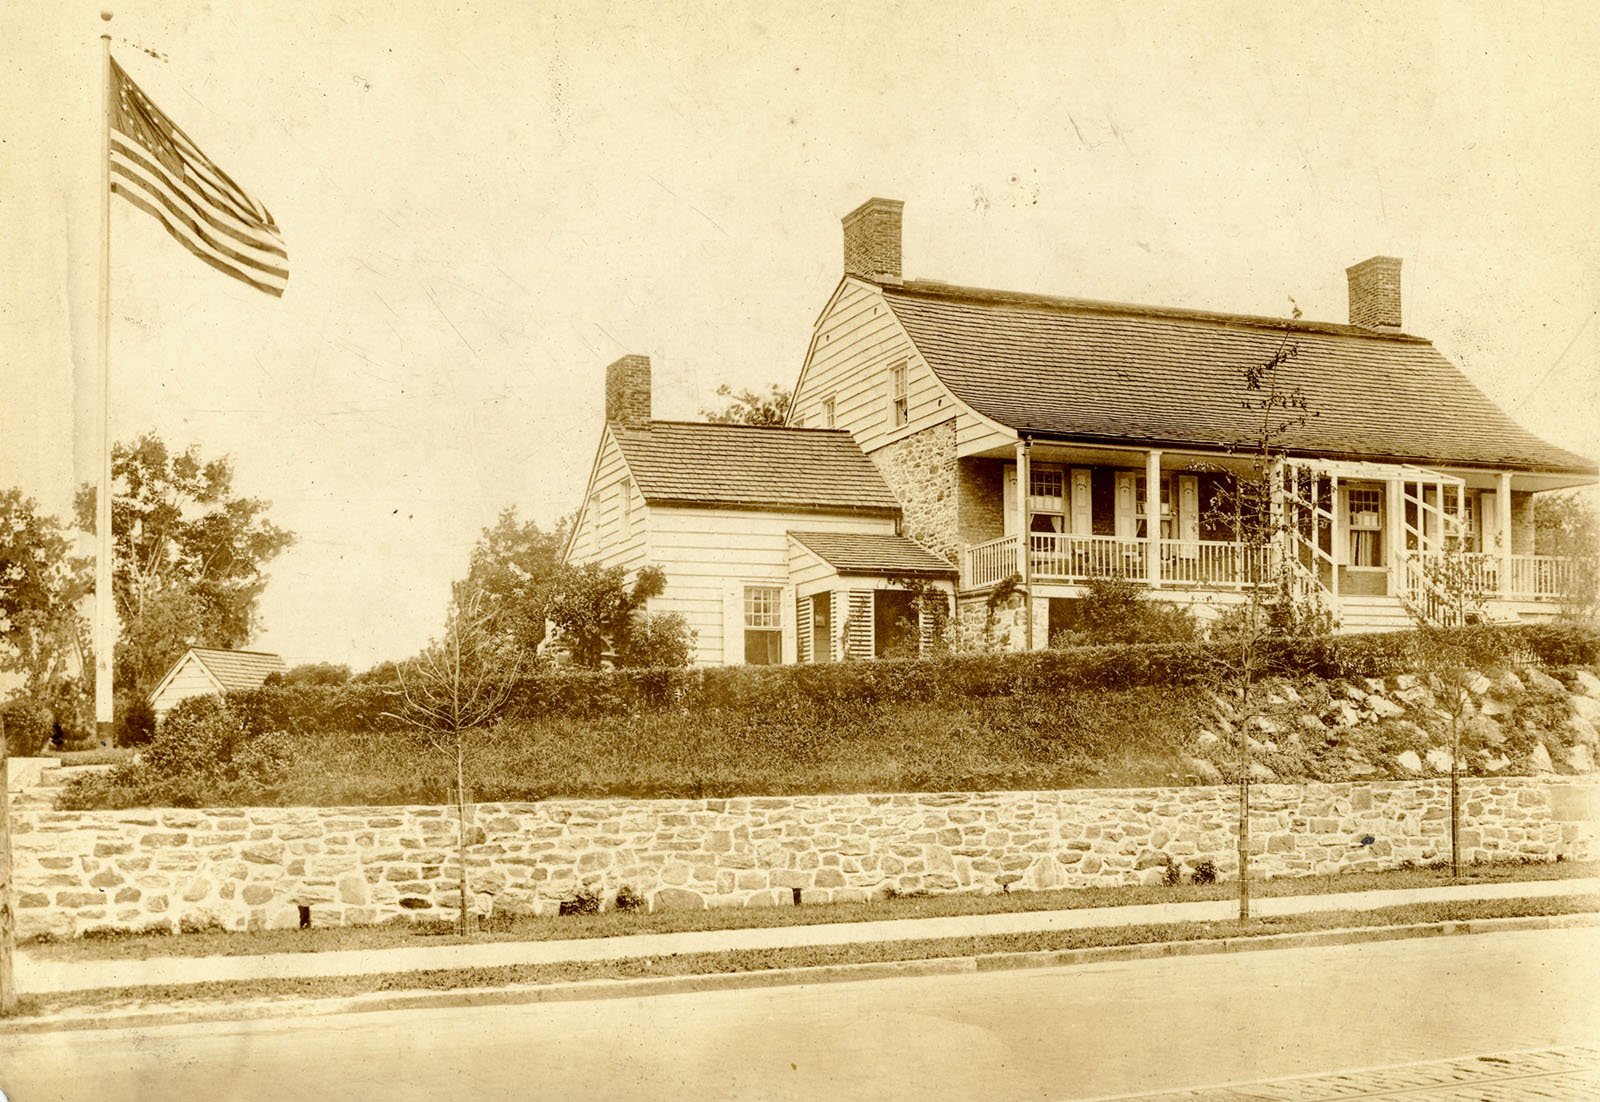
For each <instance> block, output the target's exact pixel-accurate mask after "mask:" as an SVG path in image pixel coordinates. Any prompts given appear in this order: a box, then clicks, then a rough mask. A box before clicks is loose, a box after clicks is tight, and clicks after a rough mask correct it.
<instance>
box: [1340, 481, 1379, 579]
mask: <svg viewBox="0 0 1600 1102" xmlns="http://www.w3.org/2000/svg"><path fill="white" fill-rule="evenodd" d="M1382 507H1383V491H1381V490H1358V489H1350V490H1346V491H1345V509H1346V520H1347V525H1348V527H1349V529H1350V559H1349V564H1350V565H1351V566H1382V565H1383V521H1382V517H1381V516H1380V510H1381V509H1382Z"/></svg>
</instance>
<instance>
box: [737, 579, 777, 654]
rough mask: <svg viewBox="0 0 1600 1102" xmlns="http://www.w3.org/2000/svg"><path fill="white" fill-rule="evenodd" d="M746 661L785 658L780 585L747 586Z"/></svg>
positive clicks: (745, 590) (745, 610)
mask: <svg viewBox="0 0 1600 1102" xmlns="http://www.w3.org/2000/svg"><path fill="white" fill-rule="evenodd" d="M744 660H745V661H746V662H747V663H749V664H750V665H752V666H776V665H777V664H778V663H780V662H782V661H783V590H782V589H779V588H778V587H777V586H766V585H747V586H745V587H744Z"/></svg>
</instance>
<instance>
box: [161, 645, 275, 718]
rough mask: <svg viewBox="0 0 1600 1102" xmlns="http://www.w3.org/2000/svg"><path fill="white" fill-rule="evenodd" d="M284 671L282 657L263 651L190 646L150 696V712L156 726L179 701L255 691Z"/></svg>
mask: <svg viewBox="0 0 1600 1102" xmlns="http://www.w3.org/2000/svg"><path fill="white" fill-rule="evenodd" d="M287 669H288V666H286V665H284V661H283V658H282V656H280V655H276V654H268V653H267V652H266V651H257V650H215V649H212V648H210V647H190V648H189V649H188V650H187V651H185V652H184V654H183V657H182V658H180V659H178V660H177V661H176V662H174V663H173V665H172V668H171V669H170V670H168V671H167V676H165V677H163V678H162V679H161V683H160V684H159V685H157V686H156V687H155V691H153V692H152V693H151V694H150V710H151V711H153V712H154V713H155V714H156V721H157V722H158V723H159V722H160V721H161V720H162V719H164V718H166V714H167V713H168V712H170V711H171V710H172V708H173V706H174V705H176V704H177V703H178V701H180V700H185V699H187V698H189V697H191V696H205V695H208V694H210V693H219V694H220V693H229V692H235V691H242V690H246V689H259V688H260V687H261V683H262V682H264V681H265V680H266V679H267V675H268V674H274V673H283V672H284V671H286V670H287Z"/></svg>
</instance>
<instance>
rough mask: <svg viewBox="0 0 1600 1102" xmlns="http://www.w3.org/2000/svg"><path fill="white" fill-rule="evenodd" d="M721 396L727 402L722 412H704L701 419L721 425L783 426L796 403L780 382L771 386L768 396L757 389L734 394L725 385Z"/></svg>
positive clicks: (702, 411) (720, 391)
mask: <svg viewBox="0 0 1600 1102" xmlns="http://www.w3.org/2000/svg"><path fill="white" fill-rule="evenodd" d="M717 397H718V398H721V399H723V400H724V404H723V406H722V408H721V409H714V410H713V409H701V411H700V416H702V417H704V418H705V419H706V420H707V421H710V422H712V423H713V424H717V425H781V424H783V423H784V422H785V421H787V420H788V418H789V405H790V403H791V402H792V401H793V400H794V394H793V393H792V392H790V391H788V390H785V389H784V388H783V387H781V386H779V385H778V384H777V383H768V384H767V392H766V393H765V394H759V393H757V392H756V391H753V390H741V391H739V392H738V393H734V390H733V388H732V387H730V386H729V385H728V384H727V383H723V384H722V385H721V386H719V387H717Z"/></svg>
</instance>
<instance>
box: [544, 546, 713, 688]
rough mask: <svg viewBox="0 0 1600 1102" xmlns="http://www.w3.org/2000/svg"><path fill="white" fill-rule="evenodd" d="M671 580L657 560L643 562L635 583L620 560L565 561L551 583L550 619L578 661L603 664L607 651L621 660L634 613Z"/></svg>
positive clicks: (589, 665)
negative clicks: (607, 562) (609, 562)
mask: <svg viewBox="0 0 1600 1102" xmlns="http://www.w3.org/2000/svg"><path fill="white" fill-rule="evenodd" d="M666 583H667V579H666V575H665V574H663V573H662V572H661V570H660V568H659V567H654V566H645V567H641V568H640V569H639V572H638V574H637V575H636V576H635V577H634V580H633V585H631V586H629V585H628V584H627V571H626V570H624V569H623V568H622V567H620V566H601V565H600V564H599V563H593V562H590V563H584V564H583V565H582V566H571V565H568V566H564V567H562V569H561V572H560V573H559V574H558V575H557V578H556V582H555V585H554V586H553V587H552V588H551V592H550V605H549V614H550V622H551V623H553V624H554V625H555V626H556V628H557V630H558V631H559V633H560V635H559V639H560V641H561V643H562V644H564V645H565V646H566V648H567V651H568V653H570V654H571V655H572V660H573V662H574V663H576V664H577V665H579V666H584V667H587V668H588V669H592V670H593V669H599V668H600V666H601V665H602V663H603V662H604V661H605V659H606V658H608V657H609V658H611V659H612V661H613V662H614V663H616V664H618V665H620V664H622V663H621V657H622V656H623V655H624V654H626V653H627V651H628V634H629V632H630V630H632V628H633V627H634V624H635V614H636V613H642V612H643V610H644V607H645V603H646V602H647V601H649V600H650V598H651V597H655V596H658V595H659V594H660V593H661V591H662V590H663V589H665V588H666ZM685 626H687V625H685Z"/></svg>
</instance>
